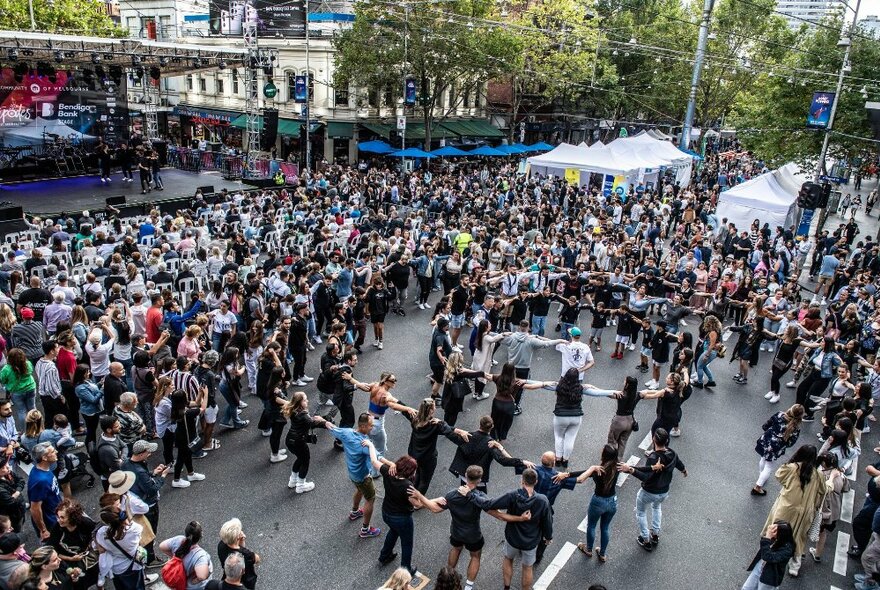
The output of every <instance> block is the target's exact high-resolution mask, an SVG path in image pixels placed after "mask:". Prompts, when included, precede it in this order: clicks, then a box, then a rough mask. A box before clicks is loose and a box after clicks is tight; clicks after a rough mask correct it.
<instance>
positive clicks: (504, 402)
mask: <svg viewBox="0 0 880 590" xmlns="http://www.w3.org/2000/svg"><path fill="white" fill-rule="evenodd" d="M486 379H488V380H490V381H492V382H493V383H495V397H494V398H493V399H492V413H491V416H492V420H493V421H494V422H495V426H494V428H492V438H494V439H495V440H497V441H498V442H502V443H503V442H504V441H505V440H507V434H508V433H509V432H510V427H511V426H512V425H513V417H514V416H515V415H516V408H517V403H516V400H518V399H519V398H520V397H521V396H522V391H523V390H524V389H541V388H542V387H544V382H543V381H534V382H531V383H530V382H527V381H524V380H522V379H517V378H516V368H515V367H514V366H513V364H512V363H504V365H503V366H502V367H501V373H499V374H498V375H492V374H491V373H488V374H486Z"/></svg>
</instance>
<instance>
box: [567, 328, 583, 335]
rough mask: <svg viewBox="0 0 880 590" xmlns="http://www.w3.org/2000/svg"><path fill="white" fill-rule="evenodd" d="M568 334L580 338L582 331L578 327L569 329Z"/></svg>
mask: <svg viewBox="0 0 880 590" xmlns="http://www.w3.org/2000/svg"><path fill="white" fill-rule="evenodd" d="M568 333H569V334H571V335H572V336H580V335H581V329H580V328H578V327H577V326H575V327H574V328H569V330H568Z"/></svg>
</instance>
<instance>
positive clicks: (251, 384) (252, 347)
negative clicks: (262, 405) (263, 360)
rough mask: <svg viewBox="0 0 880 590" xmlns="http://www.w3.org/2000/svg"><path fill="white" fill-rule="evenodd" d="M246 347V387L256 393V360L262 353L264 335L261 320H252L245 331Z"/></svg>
mask: <svg viewBox="0 0 880 590" xmlns="http://www.w3.org/2000/svg"><path fill="white" fill-rule="evenodd" d="M247 337H248V347H247V350H246V351H245V353H244V367H245V369H247V378H248V388H249V389H250V390H251V392H252V393H257V360H258V359H259V358H260V355H261V354H263V344H264V340H265V335H264V333H263V322H261V321H260V320H254V322H253V323H252V324H251V327H250V329H248V333H247Z"/></svg>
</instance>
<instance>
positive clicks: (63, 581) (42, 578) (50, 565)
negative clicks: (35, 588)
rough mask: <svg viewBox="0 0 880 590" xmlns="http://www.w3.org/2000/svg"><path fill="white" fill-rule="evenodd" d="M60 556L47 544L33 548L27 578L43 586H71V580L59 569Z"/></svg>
mask: <svg viewBox="0 0 880 590" xmlns="http://www.w3.org/2000/svg"><path fill="white" fill-rule="evenodd" d="M60 567H61V558H60V557H58V552H57V551H55V549H53V548H52V547H50V546H49V545H44V546H42V547H39V548H37V549H35V550H34V551H33V552H32V553H31V561H30V564H28V579H29V580H34V581H38V582H39V583H40V587H43V588H73V585H72V582H71V580H70V579H69V578H68V577H67V576H66V575H65V574H64V572H63V571H61V570H60V569H59V568H60Z"/></svg>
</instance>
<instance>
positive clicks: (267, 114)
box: [260, 109, 278, 152]
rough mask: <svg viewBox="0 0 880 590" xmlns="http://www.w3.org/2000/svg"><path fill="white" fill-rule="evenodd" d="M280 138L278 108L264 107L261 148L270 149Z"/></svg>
mask: <svg viewBox="0 0 880 590" xmlns="http://www.w3.org/2000/svg"><path fill="white" fill-rule="evenodd" d="M277 139H278V109H263V131H262V133H260V148H261V149H262V150H263V151H267V152H268V151H270V150H271V149H272V148H273V147H275V141H276V140H277Z"/></svg>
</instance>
